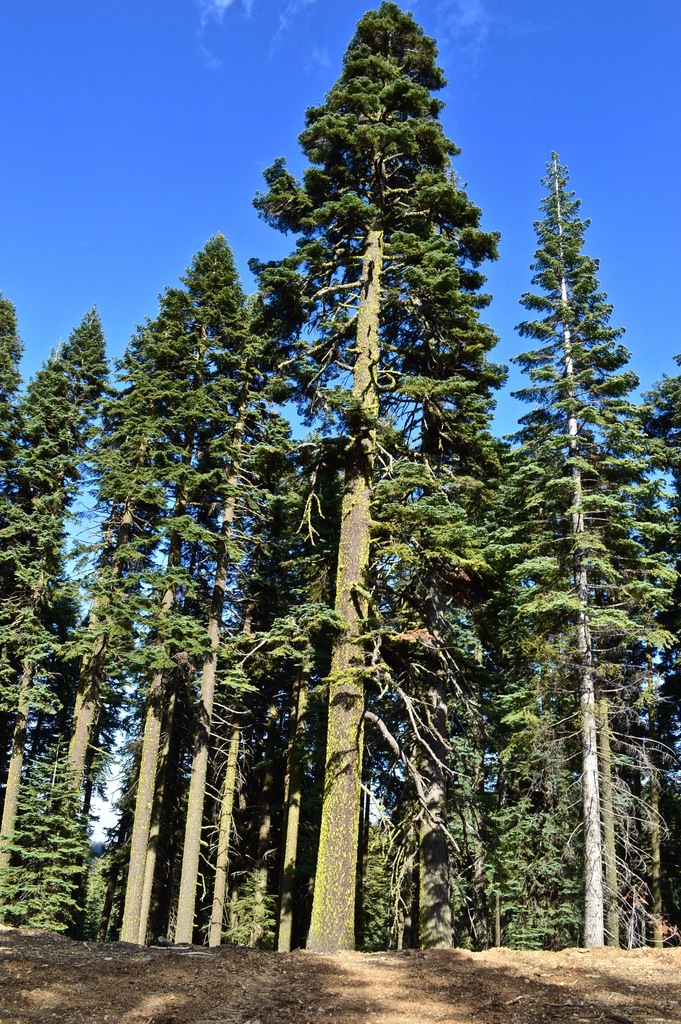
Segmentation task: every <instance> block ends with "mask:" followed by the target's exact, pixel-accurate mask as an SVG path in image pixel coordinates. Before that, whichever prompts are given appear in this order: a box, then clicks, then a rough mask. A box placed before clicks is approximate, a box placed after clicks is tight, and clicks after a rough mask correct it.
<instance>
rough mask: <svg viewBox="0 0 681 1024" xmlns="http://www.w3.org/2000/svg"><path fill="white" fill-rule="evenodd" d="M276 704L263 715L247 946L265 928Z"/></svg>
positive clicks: (276, 742)
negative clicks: (264, 736)
mask: <svg viewBox="0 0 681 1024" xmlns="http://www.w3.org/2000/svg"><path fill="white" fill-rule="evenodd" d="M278 718H279V708H278V706H277V704H276V703H272V704H271V705H270V708H269V711H268V715H267V742H266V744H265V759H264V767H263V777H262V786H261V789H260V820H259V822H258V848H257V852H256V858H255V871H254V879H253V917H252V920H251V933H250V937H249V943H248V944H249V946H254V947H258V946H261V945H262V943H263V939H264V937H265V928H266V922H265V918H266V914H267V905H266V896H267V887H268V880H269V866H268V855H269V853H270V848H271V842H272V796H273V792H274V765H275V759H276V757H277V748H278V745H279V736H278V733H277V720H278Z"/></svg>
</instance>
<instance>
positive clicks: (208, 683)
mask: <svg viewBox="0 0 681 1024" xmlns="http://www.w3.org/2000/svg"><path fill="white" fill-rule="evenodd" d="M237 482H238V470H237V469H236V468H234V469H233V470H232V472H231V474H230V477H229V483H230V485H231V486H232V487H236V485H237ZM235 508H236V496H235V495H231V496H230V497H229V498H228V499H227V501H226V502H225V506H224V510H223V515H222V524H221V528H220V541H219V544H218V549H217V562H216V566H215V582H214V584H213V594H212V599H211V608H210V617H209V620H208V641H209V643H210V650H208V652H207V653H206V656H205V658H204V661H203V670H202V673H201V697H200V704H199V721H198V727H197V735H196V749H195V752H194V759H193V762H192V771H191V778H190V781H189V798H188V802H187V819H186V824H185V833H184V849H183V852H182V873H181V876H180V895H179V899H178V907H177V923H176V925H175V942H191V941H192V936H193V932H194V913H195V909H196V883H197V880H198V875H199V855H200V851H201V825H202V823H203V805H204V802H205V796H206V776H207V773H208V755H209V753H210V737H211V728H212V719H213V702H214V699H215V680H216V676H217V667H218V653H219V649H220V634H221V630H222V614H223V608H224V603H225V591H226V588H227V568H228V563H229V559H228V548H227V541H228V539H229V536H230V534H231V532H232V526H233V524H234V512H235Z"/></svg>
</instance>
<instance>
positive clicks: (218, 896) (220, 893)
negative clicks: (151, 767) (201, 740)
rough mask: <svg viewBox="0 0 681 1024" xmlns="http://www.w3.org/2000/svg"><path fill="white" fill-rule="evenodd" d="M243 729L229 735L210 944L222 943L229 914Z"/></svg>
mask: <svg viewBox="0 0 681 1024" xmlns="http://www.w3.org/2000/svg"><path fill="white" fill-rule="evenodd" d="M240 740H241V729H240V727H239V726H238V725H236V724H235V725H233V726H232V732H231V735H230V738H229V752H228V754H227V767H226V770H225V780H224V782H223V784H222V795H221V799H220V822H219V825H218V848H217V855H216V858H215V881H214V885H213V908H212V911H211V918H210V930H209V933H208V945H209V946H219V945H220V943H221V942H222V922H223V920H224V916H225V897H226V894H227V876H228V873H229V841H230V838H231V835H232V820H233V817H234V793H235V790H236V780H237V770H238V767H239V742H240Z"/></svg>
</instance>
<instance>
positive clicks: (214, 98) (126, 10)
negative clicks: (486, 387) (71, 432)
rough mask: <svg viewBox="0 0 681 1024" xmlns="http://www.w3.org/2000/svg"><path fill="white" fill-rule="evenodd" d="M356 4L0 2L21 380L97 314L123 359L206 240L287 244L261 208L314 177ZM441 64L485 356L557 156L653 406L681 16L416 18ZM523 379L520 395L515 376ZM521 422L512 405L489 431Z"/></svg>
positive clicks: (543, 12)
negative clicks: (474, 213) (463, 185)
mask: <svg viewBox="0 0 681 1024" xmlns="http://www.w3.org/2000/svg"><path fill="white" fill-rule="evenodd" d="M368 6H369V4H368V3H367V0H344V2H338V0H163V2H159V0H134V2H133V0H108V2H105V0H60V2H59V3H45V0H5V2H4V3H2V4H0V96H1V97H2V100H1V101H0V196H1V197H2V216H1V218H0V232H1V236H0V238H1V242H0V290H1V291H2V292H3V294H4V295H5V296H6V297H7V298H9V299H10V300H11V301H12V302H13V303H14V305H15V306H16V308H17V313H18V315H19V323H20V332H21V335H22V338H23V340H24V343H25V346H26V359H25V364H24V369H25V372H26V374H29V373H31V372H33V370H34V369H35V368H36V367H37V366H38V365H39V364H40V362H41V361H42V359H44V358H45V357H46V355H47V354H48V353H49V351H50V349H51V347H52V346H54V345H55V344H56V343H57V341H58V340H59V339H60V338H65V337H66V336H67V335H68V333H69V331H70V330H71V329H72V328H73V327H74V326H75V325H76V324H77V323H78V322H79V321H80V319H81V317H82V315H83V313H84V312H85V311H86V310H88V309H89V308H90V307H91V306H92V305H93V304H94V303H96V304H97V306H98V308H99V310H100V313H101V316H102V320H103V323H104V328H105V332H106V335H107V339H108V341H109V346H110V351H111V353H112V354H113V355H117V354H120V353H121V352H122V350H123V348H124V346H125V344H126V342H127V340H128V338H129V336H130V333H131V332H132V330H133V328H134V325H135V324H136V323H139V322H141V321H142V320H143V319H144V317H145V316H147V315H149V316H153V315H154V314H155V312H156V309H157V295H158V293H159V292H160V291H161V290H162V289H163V288H164V287H165V286H166V285H169V284H174V283H175V282H176V281H177V278H178V276H179V275H180V274H181V273H182V272H183V270H184V269H185V267H186V266H187V265H188V263H189V262H190V260H191V257H192V255H193V253H194V252H196V251H197V249H199V248H200V247H201V246H202V245H203V244H204V243H205V241H206V240H207V239H208V238H209V237H210V236H211V235H212V234H214V233H215V232H216V231H222V232H223V233H224V234H225V235H226V236H227V238H228V239H229V241H230V243H231V245H232V247H233V249H234V252H235V256H236V259H237V264H238V266H239V268H240V270H241V271H242V274H243V275H244V281H245V285H246V287H247V288H248V289H250V288H251V286H252V282H251V280H250V278H249V276H248V271H247V260H248V259H249V257H251V256H257V257H259V258H261V259H269V258H274V257H276V256H278V255H283V253H284V252H286V251H287V250H288V248H289V247H290V240H286V239H285V238H284V237H283V236H279V235H278V234H277V233H276V232H273V231H272V230H270V229H269V228H267V227H266V226H265V225H264V224H262V223H261V222H259V221H258V219H257V217H256V214H255V212H254V210H253V209H252V206H251V201H252V198H253V195H254V193H255V192H256V190H257V189H258V188H259V187H260V186H261V180H262V177H261V176H262V170H263V168H265V167H266V166H268V165H269V164H270V163H272V161H273V160H274V159H275V157H277V156H286V157H287V159H288V161H289V164H290V165H291V167H292V168H293V169H294V170H296V171H297V170H299V169H300V168H301V166H302V164H301V158H300V155H299V150H298V145H297V136H298V133H299V132H300V130H301V129H302V126H303V117H304V111H305V108H306V107H307V106H309V105H311V104H314V103H318V102H320V101H321V100H322V98H323V96H324V94H325V92H326V91H327V89H328V88H329V87H330V86H331V84H332V83H333V81H334V80H335V78H336V77H337V75H338V72H339V69H340V64H341V58H342V54H343V52H344V50H345V47H346V45H347V43H348V41H349V39H350V37H351V35H352V32H353V29H354V26H355V24H356V22H357V21H358V19H359V18H360V17H361V16H362V14H363V13H364V11H365V10H366V9H367V7H368ZM402 6H403V7H404V8H405V9H410V10H412V11H413V13H414V15H415V17H416V19H417V20H418V21H419V22H420V24H421V25H422V26H423V27H424V29H425V30H426V32H428V33H429V34H430V35H433V36H434V37H435V38H436V39H437V41H438V44H439V48H440V62H441V64H442V65H443V67H444V68H445V72H446V75H447V78H448V80H449V86H448V88H447V89H446V91H445V92H444V94H443V98H444V99H445V101H446V104H447V106H446V108H445V111H444V114H443V122H444V125H445V129H446V131H447V134H448V135H449V136H450V137H451V138H452V139H453V140H454V141H455V142H456V143H457V144H458V145H459V146H460V147H461V148H462V151H463V152H462V155H461V156H460V157H459V158H458V160H457V162H456V169H457V171H458V173H459V175H460V176H461V177H462V178H463V180H464V181H466V182H467V183H468V191H469V194H470V196H471V198H472V199H473V200H474V201H475V202H476V203H477V204H478V205H479V206H480V207H481V208H482V210H483V223H484V226H485V227H487V228H489V229H494V230H499V231H500V232H501V234H502V240H501V259H500V260H499V262H498V263H497V264H496V265H494V266H493V267H491V268H490V270H489V278H490V290H491V291H492V293H493V294H494V297H495V298H494V303H493V305H492V307H491V309H490V311H489V314H488V317H487V319H488V321H489V322H490V323H491V324H492V326H493V327H494V328H495V330H496V331H497V332H498V334H499V335H500V338H501V341H500V345H499V348H498V350H497V351H496V353H495V356H496V358H498V359H499V360H500V361H506V360H507V359H508V357H509V356H510V355H512V354H513V353H514V352H517V351H518V350H519V346H520V342H519V339H518V338H517V336H516V335H515V334H514V331H513V327H514V325H515V324H516V323H517V322H518V321H519V320H520V319H521V318H522V316H523V315H524V313H523V310H522V309H521V307H520V306H519V305H518V298H519V296H520V294H521V292H523V291H524V290H526V289H527V288H528V287H529V278H530V272H529V264H530V262H531V259H532V254H533V251H534V247H535V239H534V233H533V227H532V225H533V221H534V220H535V219H536V217H537V208H538V204H539V201H540V199H541V195H542V190H541V187H540V184H539V179H540V178H541V177H542V175H543V173H544V166H545V163H546V161H547V159H548V158H549V155H550V153H551V151H552V150H556V151H557V152H558V153H559V154H560V157H561V159H562V160H563V162H564V163H566V164H567V165H568V166H569V167H570V171H571V175H572V185H573V187H574V189H575V190H576V192H577V194H578V195H579V196H580V197H581V198H582V200H583V212H584V214H585V216H588V217H590V218H591V219H592V226H591V229H590V232H589V236H588V246H587V250H588V252H589V253H590V255H593V256H597V257H599V258H600V260H601V281H602V284H603V287H604V288H605V290H606V291H607V293H608V295H609V297H610V300H611V301H612V302H613V303H614V306H615V313H614V323H615V324H617V325H620V324H622V325H624V326H625V327H626V328H627V334H626V336H625V342H626V343H627V345H628V346H629V348H630V350H631V351H632V355H633V366H634V369H635V370H636V371H637V372H638V373H639V375H640V377H641V380H642V384H643V385H644V386H646V387H647V386H649V385H650V384H651V383H652V382H653V381H654V380H655V379H656V378H657V377H659V376H660V375H661V374H662V373H663V372H668V373H673V372H675V366H674V363H673V356H674V355H675V354H676V353H677V352H681V337H680V336H679V334H680V332H679V325H678V324H679V322H678V315H677V306H678V300H677V293H678V291H679V281H680V280H681V244H680V241H679V240H680V238H681V224H680V220H681V214H680V204H679V194H680V185H681V180H680V179H681V175H680V174H679V163H680V159H679V158H680V156H681V154H680V152H679V150H680V144H679V128H678V124H679V106H680V104H679V99H680V96H679V62H678V53H679V50H680V48H681V4H678V3H676V2H674V0H657V2H656V3H654V4H651V5H648V9H647V10H646V9H645V8H644V5H643V4H642V3H641V2H640V0H550V2H547V0H414V2H413V3H411V4H408V3H406V2H405V3H402ZM513 381H514V383H516V384H517V383H518V381H517V377H516V376H515V375H514V377H513ZM517 411H518V410H517V407H516V406H515V405H514V403H513V402H512V401H511V400H510V399H509V398H508V397H507V396H503V397H502V398H501V399H500V412H499V417H498V428H499V430H500V431H502V432H503V431H507V430H511V429H512V428H513V426H514V422H515V416H516V414H517Z"/></svg>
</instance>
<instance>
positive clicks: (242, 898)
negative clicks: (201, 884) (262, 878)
mask: <svg viewBox="0 0 681 1024" xmlns="http://www.w3.org/2000/svg"><path fill="white" fill-rule="evenodd" d="M257 874H258V869H257V868H256V869H254V870H253V871H251V872H249V874H248V875H247V876H246V879H245V881H244V882H243V884H242V885H241V886H240V888H239V894H238V898H237V899H235V900H234V899H233V900H232V901H231V902H230V904H229V922H228V924H227V927H226V928H225V929H224V930H223V941H225V942H228V943H234V944H237V945H240V946H250V945H251V944H252V935H253V929H254V925H255V924H256V922H257V927H258V931H259V932H260V939H259V940H258V946H257V948H258V949H272V948H273V945H274V934H275V930H276V905H277V898H276V896H274V895H273V894H272V893H265V894H262V893H259V892H258V882H257ZM256 893H257V895H256Z"/></svg>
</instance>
